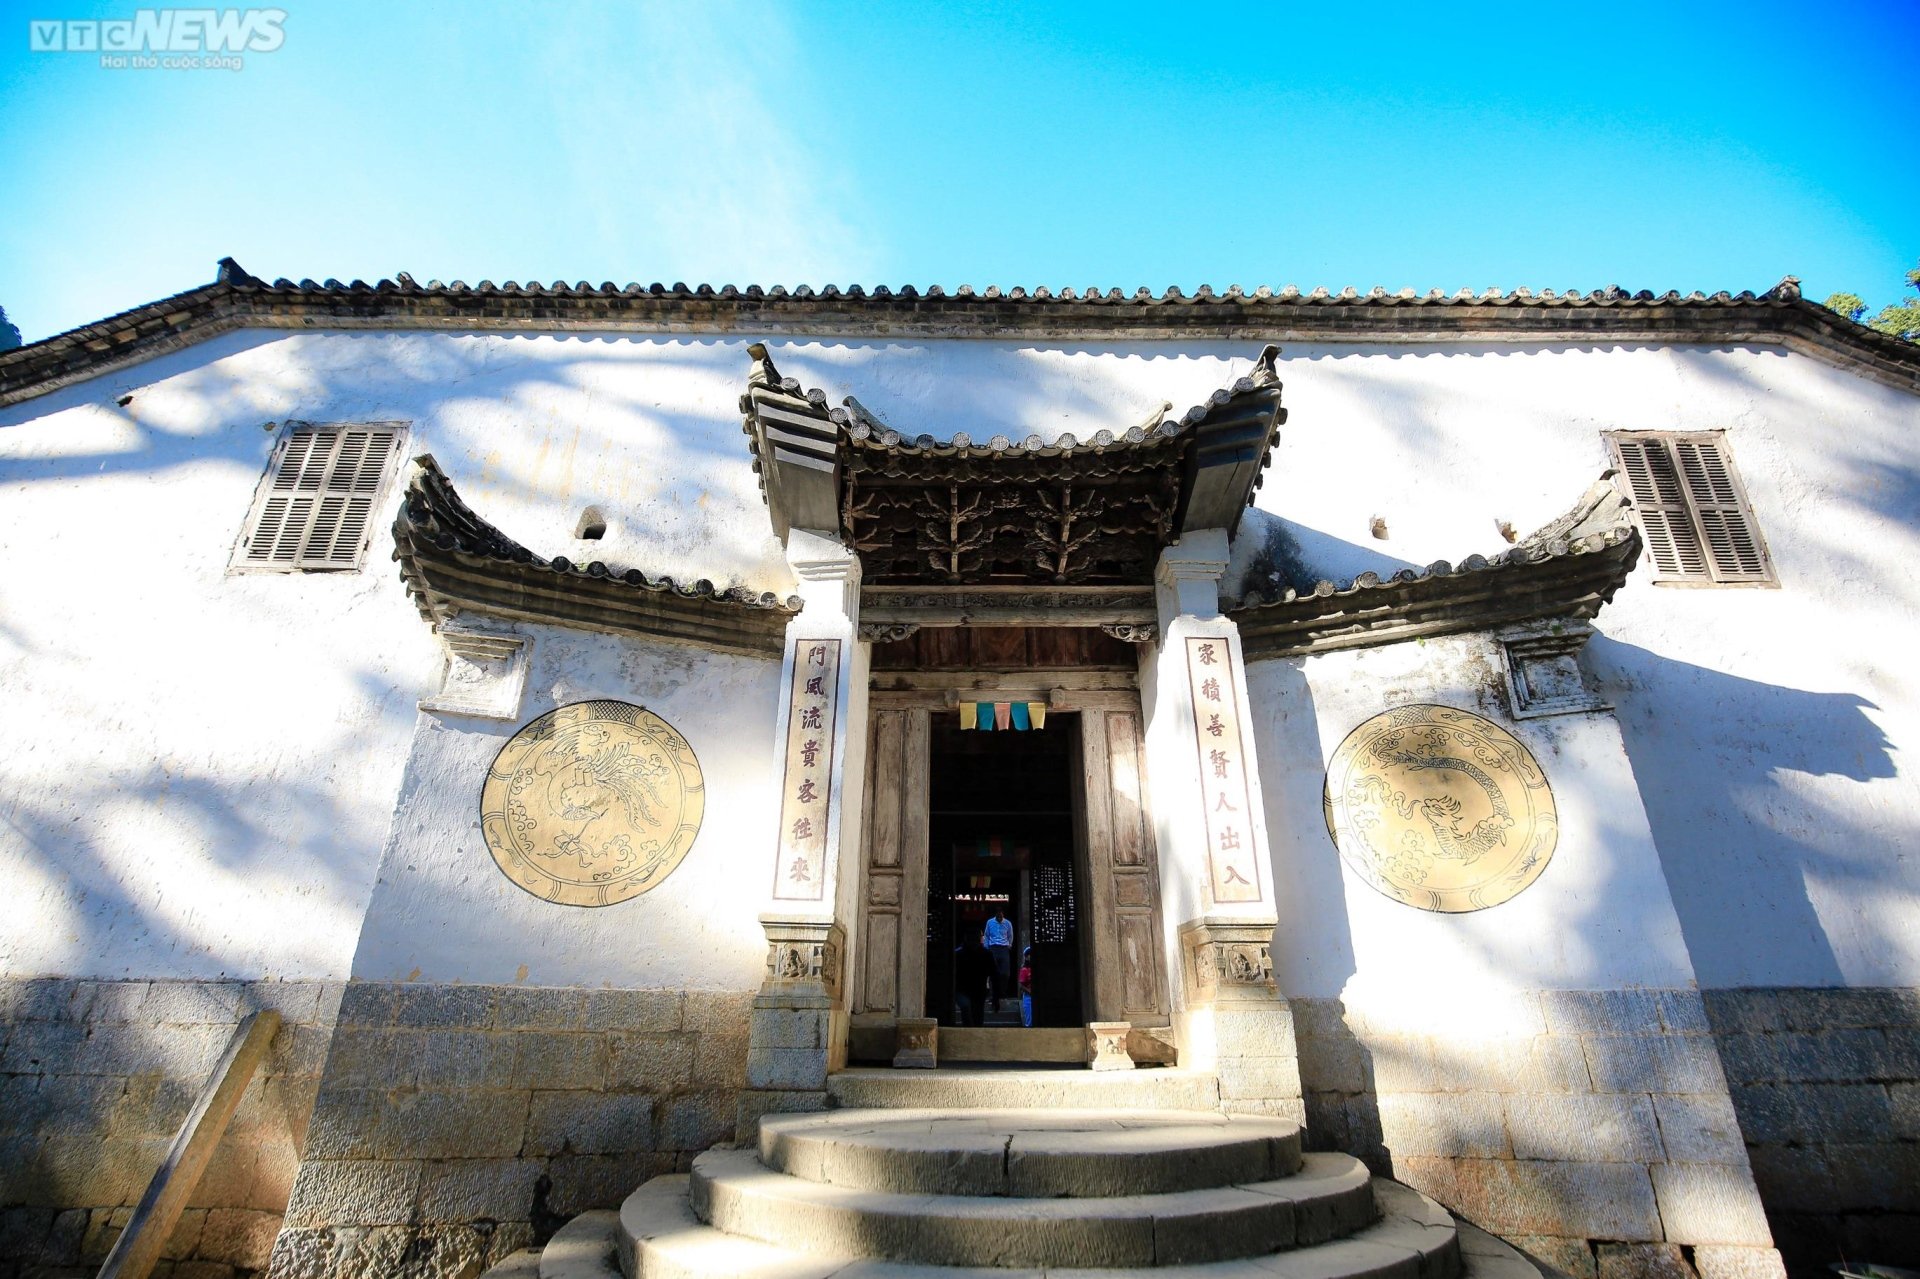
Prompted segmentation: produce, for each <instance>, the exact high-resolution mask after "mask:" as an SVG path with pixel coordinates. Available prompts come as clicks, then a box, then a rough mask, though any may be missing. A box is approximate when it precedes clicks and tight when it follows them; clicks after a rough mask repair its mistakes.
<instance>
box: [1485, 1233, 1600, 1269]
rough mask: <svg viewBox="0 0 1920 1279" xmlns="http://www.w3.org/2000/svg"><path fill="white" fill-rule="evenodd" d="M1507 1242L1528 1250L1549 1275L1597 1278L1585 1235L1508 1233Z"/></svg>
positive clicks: (1536, 1264)
mask: <svg viewBox="0 0 1920 1279" xmlns="http://www.w3.org/2000/svg"><path fill="white" fill-rule="evenodd" d="M1507 1242H1508V1243H1510V1244H1512V1245H1513V1246H1514V1247H1516V1248H1518V1249H1519V1250H1520V1251H1521V1252H1524V1253H1526V1254H1527V1256H1528V1258H1529V1259H1530V1260H1532V1261H1533V1262H1534V1263H1535V1268H1536V1269H1538V1270H1540V1272H1541V1274H1543V1275H1546V1276H1548V1279H1596V1276H1597V1274H1598V1269H1597V1267H1596V1265H1595V1258H1594V1255H1593V1249H1591V1248H1589V1247H1588V1246H1587V1241H1586V1240H1585V1239H1562V1238H1559V1237H1557V1236H1554V1235H1508V1236H1507Z"/></svg>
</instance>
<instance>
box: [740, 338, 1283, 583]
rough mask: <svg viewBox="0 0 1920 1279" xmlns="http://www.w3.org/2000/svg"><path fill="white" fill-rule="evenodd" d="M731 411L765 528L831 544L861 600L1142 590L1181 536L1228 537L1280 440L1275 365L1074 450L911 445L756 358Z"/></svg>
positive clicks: (918, 441) (922, 439) (1070, 444)
mask: <svg viewBox="0 0 1920 1279" xmlns="http://www.w3.org/2000/svg"><path fill="white" fill-rule="evenodd" d="M748 350H749V352H750V353H751V354H752V356H753V368H752V372H751V373H750V375H749V378H748V385H747V393H746V395H745V396H743V397H742V398H741V402H740V407H741V411H742V413H743V414H744V415H745V418H746V426H745V429H746V432H747V434H748V435H749V437H751V439H752V441H753V452H754V467H755V469H756V470H757V471H758V472H759V473H760V477H761V489H762V492H763V493H764V494H765V496H766V499H767V504H768V508H769V511H770V513H771V515H772V518H773V522H774V527H775V528H776V530H778V531H779V532H780V534H781V535H782V536H785V534H786V532H787V530H788V529H790V528H793V527H802V528H814V529H831V530H834V531H837V532H838V534H839V535H840V536H841V537H843V538H845V539H846V541H847V542H848V543H849V544H850V545H852V546H853V547H854V549H855V550H856V551H858V553H859V555H860V561H861V570H862V579H863V581H865V582H866V583H868V584H870V585H873V586H916V585H917V586H961V585H975V586H984V585H1008V586H1014V585H1048V586H1114V585H1142V584H1145V583H1147V582H1150V581H1151V580H1152V577H1153V568H1154V563H1155V561H1156V559H1157V558H1158V556H1159V554H1160V551H1161V549H1162V548H1163V547H1165V546H1166V545H1167V544H1168V543H1170V542H1172V541H1173V540H1174V539H1175V538H1176V537H1178V536H1179V535H1180V534H1181V533H1182V532H1184V531H1188V530H1192V529H1201V528H1225V529H1228V530H1232V529H1233V528H1234V527H1235V526H1237V525H1238V523H1239V520H1240V513H1241V511H1243V510H1244V509H1245V508H1246V506H1247V505H1248V504H1249V503H1250V502H1251V501H1252V500H1253V492H1254V489H1255V488H1257V487H1258V485H1259V482H1260V472H1261V470H1262V469H1263V468H1264V467H1265V466H1266V465H1267V463H1268V460H1269V453H1270V450H1271V448H1272V446H1273V444H1274V442H1275V441H1276V440H1277V438H1278V431H1279V426H1280V423H1282V422H1283V421H1285V420H1286V410H1285V409H1284V408H1282V407H1281V405H1280V391H1281V387H1280V379H1279V376H1278V374H1277V372H1276V369H1275V366H1274V361H1275V357H1276V356H1277V355H1278V353H1279V351H1278V348H1277V347H1272V346H1269V347H1267V348H1266V349H1265V350H1264V351H1262V352H1261V354H1260V358H1259V359H1258V360H1257V361H1256V362H1255V364H1254V368H1253V371H1252V373H1251V374H1249V375H1248V376H1247V377H1243V378H1241V379H1239V380H1238V381H1236V382H1235V383H1234V384H1233V385H1232V386H1231V387H1227V388H1225V389H1223V390H1220V391H1217V392H1215V393H1214V394H1213V396H1212V397H1210V398H1209V399H1208V401H1207V403H1205V404H1202V405H1199V406H1197V407H1195V408H1193V409H1191V410H1189V411H1188V412H1187V413H1186V414H1185V415H1184V416H1182V417H1179V418H1172V417H1169V416H1168V409H1169V408H1171V405H1164V404H1163V405H1162V406H1161V407H1160V408H1159V409H1158V410H1156V411H1155V412H1154V414H1153V415H1152V417H1150V418H1149V419H1148V420H1147V421H1146V422H1144V423H1142V424H1141V425H1139V426H1136V427H1134V428H1132V429H1131V430H1128V431H1126V432H1125V433H1123V434H1120V435H1115V434H1113V433H1112V432H1110V431H1101V432H1099V433H1098V434H1096V435H1094V436H1093V437H1092V438H1091V439H1089V440H1086V441H1084V442H1083V441H1080V440H1077V439H1076V438H1075V437H1073V436H1071V435H1062V436H1060V437H1059V438H1057V439H1054V440H1050V441H1049V440H1043V439H1041V438H1040V437H1039V436H1037V435H1036V436H1029V437H1028V438H1026V439H1025V440H1021V441H1018V442H1016V441H1013V440H1011V439H1009V438H1007V437H1006V436H1002V435H996V436H994V437H993V438H991V439H989V440H987V441H985V442H983V443H978V444H976V443H974V441H973V440H972V438H971V437H969V436H968V435H965V434H961V435H956V436H954V437H953V439H951V440H946V441H939V440H935V439H934V438H933V437H931V436H926V435H923V436H919V437H917V438H909V437H907V436H904V435H902V434H901V433H900V432H898V431H896V430H894V429H892V428H890V427H888V426H887V425H885V424H884V423H882V422H880V421H878V420H877V419H875V418H874V417H873V415H872V414H871V413H869V412H868V411H867V410H866V409H865V408H864V407H863V406H862V405H861V404H860V402H859V401H858V400H855V399H853V398H852V397H851V396H849V397H848V398H847V399H846V401H845V402H844V405H843V407H841V408H838V409H829V408H828V406H827V402H826V396H825V395H824V394H822V393H821V392H819V391H803V390H802V389H801V388H800V385H799V383H797V382H795V381H793V380H792V379H783V378H782V377H781V376H780V375H779V372H778V371H777V370H776V369H775V368H774V366H773V361H772V359H771V358H770V357H769V356H768V354H767V349H766V347H765V346H764V345H760V344H756V345H754V346H752V347H749V348H748Z"/></svg>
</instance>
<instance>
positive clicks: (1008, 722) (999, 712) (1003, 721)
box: [993, 702, 1013, 733]
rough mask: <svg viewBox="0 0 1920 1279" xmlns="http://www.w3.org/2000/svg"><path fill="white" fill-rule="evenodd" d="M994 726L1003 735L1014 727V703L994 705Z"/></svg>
mask: <svg viewBox="0 0 1920 1279" xmlns="http://www.w3.org/2000/svg"><path fill="white" fill-rule="evenodd" d="M993 726H994V727H995V728H997V729H999V730H1000V731H1001V732H1003V733H1004V732H1006V731H1007V730H1008V729H1009V728H1012V727H1013V703H1011V702H995V703H994V704H993Z"/></svg>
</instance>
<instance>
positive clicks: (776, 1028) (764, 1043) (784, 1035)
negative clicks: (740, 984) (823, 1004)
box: [749, 1008, 833, 1049]
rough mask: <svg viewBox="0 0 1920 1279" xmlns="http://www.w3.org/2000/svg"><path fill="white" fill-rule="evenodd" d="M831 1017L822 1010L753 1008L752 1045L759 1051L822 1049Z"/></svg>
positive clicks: (750, 1022)
mask: <svg viewBox="0 0 1920 1279" xmlns="http://www.w3.org/2000/svg"><path fill="white" fill-rule="evenodd" d="M832 1015H833V1014H832V1013H831V1012H830V1011H829V1010H827V1009H824V1008H756V1009H754V1010H753V1014H752V1017H751V1018H750V1019H749V1026H750V1028H751V1029H750V1031H749V1033H750V1036H751V1041H752V1043H753V1044H754V1045H755V1046H757V1047H760V1048H806V1049H819V1048H825V1047H826V1045H827V1038H828V1034H829V1022H830V1020H831V1018H832Z"/></svg>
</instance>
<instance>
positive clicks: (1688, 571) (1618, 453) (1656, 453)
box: [1608, 431, 1773, 583]
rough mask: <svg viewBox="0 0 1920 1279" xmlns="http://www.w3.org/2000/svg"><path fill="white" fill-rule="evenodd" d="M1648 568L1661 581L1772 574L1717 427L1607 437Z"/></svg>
mask: <svg viewBox="0 0 1920 1279" xmlns="http://www.w3.org/2000/svg"><path fill="white" fill-rule="evenodd" d="M1608 439H1609V443H1610V444H1611V445H1612V447H1613V451H1614V456H1615V457H1616V458H1618V459H1619V462H1620V471H1621V474H1622V475H1623V476H1624V478H1625V480H1626V485H1627V493H1628V496H1629V497H1631V498H1632V499H1633V508H1634V514H1635V515H1636V516H1638V517H1639V520H1640V530H1641V533H1642V534H1643V535H1644V536H1645V538H1646V543H1647V554H1648V555H1649V556H1650V557H1651V558H1652V560H1653V567H1654V572H1655V574H1656V576H1657V577H1659V578H1660V579H1661V580H1665V581H1697V582H1730V583H1733V582H1761V583H1770V582H1772V581H1773V569H1772V566H1771V564H1769V563H1768V561H1767V555H1766V549H1765V547H1764V546H1763V545H1762V543H1761V541H1760V535H1759V532H1758V530H1757V529H1756V528H1755V526H1754V521H1753V516H1752V513H1751V511H1750V509H1749V507H1748V504H1747V500H1746V494H1745V493H1744V492H1743V491H1742V490H1741V488H1740V482H1739V480H1738V478H1736V477H1735V475H1734V473H1733V468H1732V465H1731V464H1730V462H1729V460H1728V458H1727V455H1726V445H1725V441H1724V440H1723V439H1721V438H1720V436H1719V434H1718V433H1717V432H1707V431H1702V432H1689V433H1686V434H1673V435H1653V434H1648V435H1615V436H1609V437H1608Z"/></svg>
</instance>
